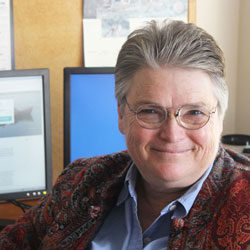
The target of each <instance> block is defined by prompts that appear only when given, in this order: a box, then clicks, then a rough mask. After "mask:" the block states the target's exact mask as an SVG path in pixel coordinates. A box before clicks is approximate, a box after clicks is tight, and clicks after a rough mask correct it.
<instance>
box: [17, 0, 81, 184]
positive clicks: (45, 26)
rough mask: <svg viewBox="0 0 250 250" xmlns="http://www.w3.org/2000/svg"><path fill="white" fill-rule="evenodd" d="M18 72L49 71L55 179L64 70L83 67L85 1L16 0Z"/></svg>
mask: <svg viewBox="0 0 250 250" xmlns="http://www.w3.org/2000/svg"><path fill="white" fill-rule="evenodd" d="M13 14H14V40H15V65H16V69H27V68H49V70H50V84H51V85H50V86H51V87H50V90H51V124H52V160H53V180H54V181H55V179H56V177H57V176H58V174H59V173H60V172H61V171H62V169H63V68H64V67H78V66H82V0H74V1H66V0H53V1H51V0H13Z"/></svg>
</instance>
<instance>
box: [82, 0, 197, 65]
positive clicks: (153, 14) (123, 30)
mask: <svg viewBox="0 0 250 250" xmlns="http://www.w3.org/2000/svg"><path fill="white" fill-rule="evenodd" d="M191 7H192V10H191ZM194 7H195V0H157V1H155V0H83V53H84V57H83V58H84V66H85V67H114V66H115V63H116V58H117V54H118V52H119V50H120V48H121V45H122V44H123V43H124V42H125V40H126V38H127V36H128V34H129V33H130V32H131V31H132V30H134V29H136V28H138V27H140V26H141V25H142V24H143V23H144V22H145V21H150V20H152V19H165V18H166V17H168V18H171V19H180V20H183V21H186V22H188V21H193V20H194V18H192V17H191V16H190V13H191V14H192V13H195V11H194V10H193V8H194ZM192 15H193V14H192Z"/></svg>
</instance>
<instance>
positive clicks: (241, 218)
mask: <svg viewBox="0 0 250 250" xmlns="http://www.w3.org/2000/svg"><path fill="white" fill-rule="evenodd" d="M131 162H132V161H131V158H130V156H129V155H128V153H127V152H120V153H116V154H112V155H106V156H101V157H93V158H83V159H79V160H76V161H75V162H73V163H72V164H70V165H69V166H68V167H67V168H66V169H65V170H64V171H63V172H62V174H61V175H60V176H59V177H58V179H57V181H56V183H55V185H54V187H53V190H52V192H51V193H50V194H49V195H47V196H46V197H45V198H43V199H42V200H41V201H40V202H39V204H38V205H36V206H34V207H32V208H31V209H30V210H29V211H27V212H26V213H25V214H24V215H23V216H21V217H20V218H19V219H18V220H17V222H16V224H15V225H11V226H8V227H6V228H5V229H4V230H3V231H2V232H1V233H0V249H88V247H89V243H90V242H91V240H92V239H93V238H94V237H95V235H96V233H97V232H98V230H99V229H100V227H101V226H102V224H103V222H104V220H105V218H106V216H107V214H108V213H109V212H110V211H111V209H112V208H113V207H114V205H115V204H116V201H117V198H118V195H119V193H120V191H121V188H122V186H123V184H124V178H125V176H126V172H127V170H128V167H129V166H130V164H131ZM249 167H250V159H248V158H246V157H244V156H242V155H239V154H236V153H234V152H231V151H228V150H227V151H225V150H224V149H223V148H220V150H219V152H218V155H217V157H216V159H215V162H214V166H213V168H212V170H211V172H210V174H209V176H208V177H207V179H206V180H205V182H204V183H203V186H202V188H201V190H200V192H199V194H198V196H197V198H196V200H195V202H194V204H193V206H192V208H191V210H190V212H189V214H188V215H187V216H186V217H185V218H175V219H174V220H173V223H172V227H171V230H170V237H169V240H168V249H232V250H236V249H249V247H250V229H249V225H250V219H249V217H250V216H249V214H250V206H249V200H250V199H249V198H250V190H249V189H250V188H249V180H250V178H249ZM111 237H112V236H111Z"/></svg>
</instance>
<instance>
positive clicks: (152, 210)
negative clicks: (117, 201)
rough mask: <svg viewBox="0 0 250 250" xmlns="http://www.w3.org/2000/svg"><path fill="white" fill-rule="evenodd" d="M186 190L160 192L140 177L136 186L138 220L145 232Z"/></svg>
mask: <svg viewBox="0 0 250 250" xmlns="http://www.w3.org/2000/svg"><path fill="white" fill-rule="evenodd" d="M186 190H187V188H185V189H178V190H177V189H174V190H173V189H172V190H167V191H164V192H161V191H160V192H159V191H157V190H155V189H154V188H152V187H151V186H150V185H149V184H148V183H146V182H145V180H143V179H142V177H141V176H140V177H138V180H137V184H136V193H137V197H138V199H137V202H138V218H139V221H140V224H141V227H142V230H143V232H144V231H145V230H146V229H147V228H148V227H149V226H150V225H151V224H152V223H153V222H154V220H155V219H156V218H157V217H158V216H159V215H160V213H161V211H162V209H163V208H164V207H166V206H167V205H168V204H169V203H171V202H172V201H174V200H176V199H178V198H179V197H180V196H182V195H183V193H184V192H185V191H186Z"/></svg>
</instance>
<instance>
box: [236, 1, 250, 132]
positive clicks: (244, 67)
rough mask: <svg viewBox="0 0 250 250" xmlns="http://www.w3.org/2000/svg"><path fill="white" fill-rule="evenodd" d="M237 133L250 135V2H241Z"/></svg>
mask: <svg viewBox="0 0 250 250" xmlns="http://www.w3.org/2000/svg"><path fill="white" fill-rule="evenodd" d="M239 21H240V26H239V59H238V62H239V63H238V82H237V103H236V108H237V112H236V131H237V132H238V133H244V134H250V27H249V24H250V1H249V0H240V18H239Z"/></svg>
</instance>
